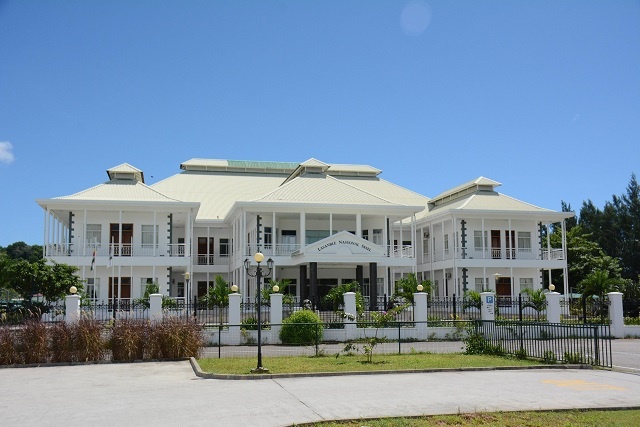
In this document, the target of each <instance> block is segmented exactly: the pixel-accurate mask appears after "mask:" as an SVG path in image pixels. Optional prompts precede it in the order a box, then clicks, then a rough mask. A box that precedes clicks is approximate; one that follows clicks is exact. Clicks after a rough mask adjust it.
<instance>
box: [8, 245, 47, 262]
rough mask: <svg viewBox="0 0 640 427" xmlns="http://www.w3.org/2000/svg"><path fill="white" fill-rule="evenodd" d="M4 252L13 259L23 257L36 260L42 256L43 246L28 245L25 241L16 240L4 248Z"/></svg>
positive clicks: (30, 260)
mask: <svg viewBox="0 0 640 427" xmlns="http://www.w3.org/2000/svg"><path fill="white" fill-rule="evenodd" d="M4 252H5V253H6V254H7V256H8V257H9V258H11V259H23V260H25V261H29V262H36V261H38V260H39V259H41V258H42V246H40V245H27V244H26V243H25V242H15V243H12V244H10V245H9V246H7V247H6V248H4Z"/></svg>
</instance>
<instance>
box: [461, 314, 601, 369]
mask: <svg viewBox="0 0 640 427" xmlns="http://www.w3.org/2000/svg"><path fill="white" fill-rule="evenodd" d="M473 330H474V334H475V336H476V337H480V338H481V339H482V340H484V341H483V342H481V343H480V345H482V346H484V350H485V352H488V353H495V354H510V355H514V356H517V357H530V358H536V359H540V360H543V361H544V362H547V363H558V362H561V363H575V364H589V365H594V366H601V367H607V368H610V367H612V361H611V331H610V327H609V325H578V324H574V325H572V324H562V323H540V322H517V321H482V320H480V321H475V322H474V324H473ZM471 342H472V343H473V341H471Z"/></svg>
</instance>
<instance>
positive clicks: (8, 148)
mask: <svg viewBox="0 0 640 427" xmlns="http://www.w3.org/2000/svg"><path fill="white" fill-rule="evenodd" d="M15 159H16V158H15V157H14V156H13V145H11V143H10V142H8V141H0V163H13V161H14V160H15Z"/></svg>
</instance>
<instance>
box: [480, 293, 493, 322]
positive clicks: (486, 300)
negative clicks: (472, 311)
mask: <svg viewBox="0 0 640 427" xmlns="http://www.w3.org/2000/svg"><path fill="white" fill-rule="evenodd" d="M480 302H481V308H480V318H481V319H482V320H490V321H494V320H496V296H495V294H494V293H493V292H482V293H481V294H480Z"/></svg>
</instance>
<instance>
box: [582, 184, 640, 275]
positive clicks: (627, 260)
mask: <svg viewBox="0 0 640 427" xmlns="http://www.w3.org/2000/svg"><path fill="white" fill-rule="evenodd" d="M579 225H580V226H581V227H582V229H583V231H584V234H588V235H589V236H590V240H592V241H593V242H595V243H597V244H598V245H599V247H600V248H602V251H603V252H604V253H605V254H606V255H608V256H610V257H612V258H615V259H617V260H618V261H619V265H620V268H621V271H620V274H621V276H622V277H623V278H625V279H630V280H637V278H638V276H639V275H640V185H638V181H637V180H636V176H635V174H632V175H631V179H630V181H629V184H628V185H627V189H626V192H625V193H624V194H622V195H620V196H615V195H614V196H613V198H612V200H611V201H608V202H606V203H605V206H604V208H603V209H602V210H600V209H598V208H597V207H596V206H595V205H594V204H593V202H592V201H591V200H588V201H586V202H583V204H582V209H581V210H580V218H579Z"/></svg>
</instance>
